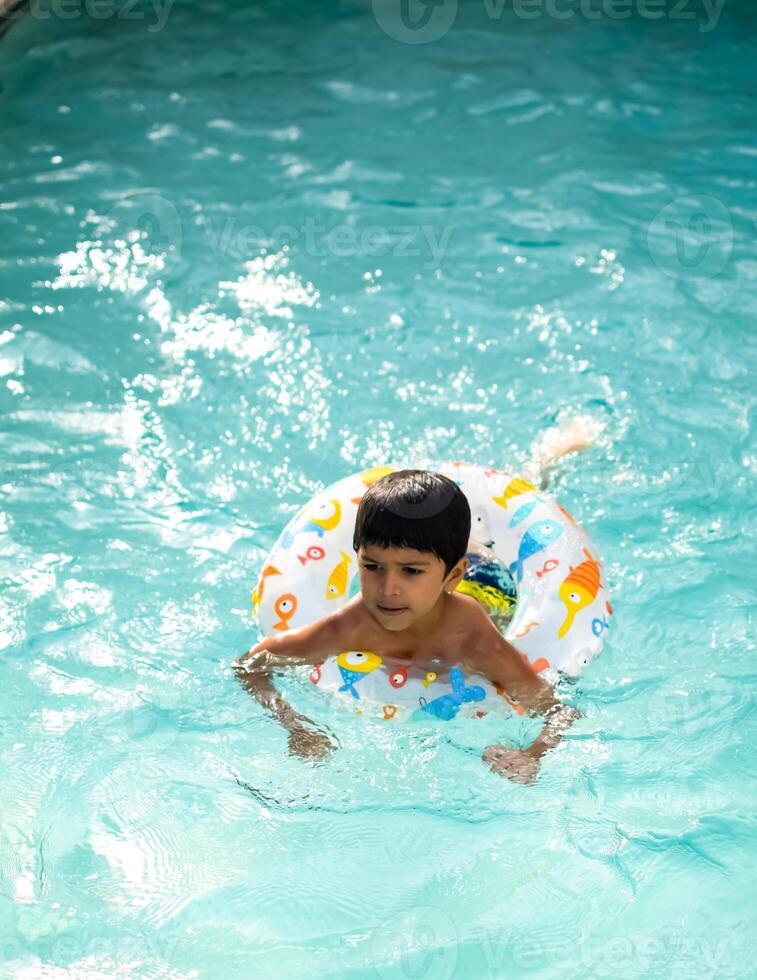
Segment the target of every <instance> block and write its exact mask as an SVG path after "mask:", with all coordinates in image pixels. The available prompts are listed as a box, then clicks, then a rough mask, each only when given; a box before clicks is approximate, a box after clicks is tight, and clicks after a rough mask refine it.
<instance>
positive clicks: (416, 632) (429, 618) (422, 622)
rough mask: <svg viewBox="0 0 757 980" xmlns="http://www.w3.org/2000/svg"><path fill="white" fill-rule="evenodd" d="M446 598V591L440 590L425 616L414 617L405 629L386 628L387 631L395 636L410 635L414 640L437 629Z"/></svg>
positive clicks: (442, 614)
mask: <svg viewBox="0 0 757 980" xmlns="http://www.w3.org/2000/svg"><path fill="white" fill-rule="evenodd" d="M446 598H447V593H446V592H442V594H441V595H440V596H439V598H438V599H437V600H436V602H435V603H434V605H433V607H432V608H431V609H429V611H428V612H427V613H426V615H425V616H421V617H420V618H419V619H416V620H415V622H413V623H411V624H410V626H406V627H405V629H401V630H387V633H392V634H393V635H395V636H411V637H412V638H413V639H414V640H417V639H422V638H423V637H425V636H428V634H429V633H430V632H432V631H433V630H435V629H437V627H438V626H439V624H440V623H441V621H442V619H443V618H444V607H445V599H446Z"/></svg>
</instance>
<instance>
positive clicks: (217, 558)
mask: <svg viewBox="0 0 757 980" xmlns="http://www.w3.org/2000/svg"><path fill="white" fill-rule="evenodd" d="M558 7H559V9H558ZM558 7H555V6H554V5H553V6H550V5H549V4H546V3H545V4H542V5H533V4H532V5H531V6H529V7H526V6H524V5H521V6H517V5H516V6H513V5H512V4H508V5H507V6H506V7H503V6H502V5H499V6H498V5H496V4H493V3H491V4H484V3H483V2H482V3H473V2H468V3H465V4H463V3H460V4H457V5H455V6H454V7H451V6H450V4H449V2H448V3H447V4H444V5H438V6H437V7H435V8H434V9H432V8H426V9H425V14H426V15H428V16H427V17H426V18H425V19H423V17H421V15H422V14H423V13H424V11H422V10H420V8H412V9H411V8H407V9H406V10H405V15H404V17H403V15H402V11H401V10H400V11H399V13H398V11H397V9H396V8H395V7H392V6H390V5H380V4H379V0H376V5H375V7H371V5H370V4H368V3H366V2H358V0H344V2H342V3H340V4H338V5H328V4H325V3H322V4H316V3H305V4H302V5H301V6H299V7H298V8H297V9H296V10H295V9H293V8H292V5H291V4H286V3H283V2H269V3H266V4H262V5H257V6H255V7H254V8H252V7H247V6H245V7H244V9H242V6H241V5H240V6H239V7H237V6H235V5H233V4H222V3H218V2H213V0H197V2H184V3H176V4H174V5H172V6H170V7H169V6H164V7H160V8H159V7H158V5H156V6H154V7H153V6H148V5H147V4H142V5H141V6H136V7H132V6H129V7H128V8H127V7H126V6H124V5H123V4H121V5H120V6H119V5H118V4H116V5H114V6H112V7H110V8H108V7H103V6H100V7H99V8H98V9H99V11H100V13H101V14H102V13H104V12H107V10H111V16H99V17H97V16H94V14H93V10H94V11H95V13H96V12H97V11H96V10H95V8H94V7H92V6H91V5H90V6H86V5H85V4H81V5H79V6H73V7H70V8H67V10H68V13H69V14H70V13H71V12H72V11H73V12H76V11H78V15H77V16H67V17H64V16H63V14H62V13H61V8H60V7H58V8H56V7H55V6H52V7H51V6H49V5H48V6H46V7H40V6H37V7H34V8H32V10H31V12H30V13H29V15H28V16H26V17H25V18H24V19H22V20H19V21H18V22H17V23H15V24H14V25H13V26H12V27H11V29H10V30H8V31H7V33H6V34H5V35H4V36H3V39H2V42H1V43H2V60H1V61H0V84H1V85H2V89H1V91H0V100H1V101H0V124H1V125H2V132H3V141H2V149H1V150H0V167H2V183H1V184H0V187H1V188H2V190H0V227H1V228H2V237H1V238H0V413H1V417H2V433H1V434H0V452H1V454H2V468H1V476H0V562H1V567H2V585H3V588H2V592H0V647H1V649H0V671H1V680H0V692H1V693H0V707H1V717H2V726H1V728H0V754H1V758H2V774H3V779H2V790H1V791H0V792H1V793H2V797H0V799H1V800H2V806H1V807H0V813H1V814H2V837H1V838H0V840H1V841H2V844H1V845H0V876H1V877H0V885H1V887H0V954H1V957H2V961H3V965H2V967H1V968H0V972H2V975H3V976H12V977H23V978H31V977H35V978H36V977H40V976H45V977H53V978H56V980H57V978H58V977H75V978H77V980H78V978H82V977H108V978H111V977H139V978H143V977H163V978H168V977H170V978H190V977H202V978H205V977H212V978H215V977H218V978H224V980H231V978H235V977H239V978H248V977H252V976H254V977H258V976H260V977H275V978H295V977H296V978H306V977H307V978H325V977H328V978H333V980H337V978H338V980H343V978H353V977H354V978H357V977H360V978H363V977H371V976H378V977H382V978H395V977H397V978H400V977H415V978H418V977H423V978H426V977H428V978H433V980H438V978H448V977H465V978H468V977H475V978H484V977H504V976H507V977H511V976H521V975H523V976H534V977H536V976H538V977H548V978H552V977H561V978H562V977H565V976H579V975H580V976H583V977H601V976H610V975H612V976H615V977H623V978H631V977H650V976H655V977H656V976H661V977H678V976H680V977H687V978H690V977H718V978H725V977H741V976H748V975H751V970H752V968H751V967H749V963H750V962H751V961H752V959H753V957H752V956H751V955H750V954H749V949H750V948H751V947H752V943H751V941H750V940H751V936H750V922H751V919H752V918H753V902H754V891H753V884H752V877H753V876H752V874H751V872H750V867H751V866H753V862H754V856H755V855H754V852H755V837H756V831H755V823H754V816H753V812H754V784H753V780H752V778H751V777H752V774H753V768H754V767H753V760H752V746H753V744H754V739H755V721H754V679H755V678H754V675H755V671H754V659H753V658H754V648H755V628H754V618H753V605H752V604H753V573H754V560H753V545H751V546H750V540H751V541H753V538H752V537H751V536H752V535H753V534H754V525H755V511H754V507H753V500H754V490H753V487H754V483H753V478H754V474H755V468H756V467H757V451H756V450H755V441H754V434H755V399H754V381H753V378H754V370H755V335H754V322H755V314H756V313H757V303H756V302H755V279H757V259H756V258H755V250H754V239H755V219H756V218H757V212H756V211H755V205H754V188H755V156H756V155H757V144H756V143H755V135H754V117H755V105H754V96H753V95H747V92H749V91H750V89H749V87H748V86H749V84H750V83H753V82H754V62H753V56H752V52H751V50H750V46H749V36H750V33H751V32H753V31H754V26H755V19H754V14H753V13H750V12H749V10H748V5H747V4H742V5H740V6H739V5H730V4H729V5H728V8H727V9H725V10H722V12H721V13H720V14H719V16H717V17H716V23H714V24H711V23H710V20H709V19H708V17H707V15H706V13H705V11H704V8H702V7H700V8H696V10H695V8H693V7H691V10H692V11H695V13H696V17H695V18H694V19H687V18H683V17H679V16H675V17H674V16H673V15H672V12H670V10H669V8H670V5H668V13H666V15H665V16H663V17H662V18H660V19H652V18H651V17H648V16H646V14H645V11H646V7H645V6H644V5H643V4H641V3H637V4H636V5H635V6H634V7H633V11H632V13H633V15H632V16H631V17H630V18H628V19H620V18H619V17H616V16H615V13H614V12H615V10H616V7H617V5H611V4H604V5H601V4H600V3H599V0H597V3H596V4H595V5H594V6H593V7H590V6H589V5H587V4H586V3H584V4H583V5H581V4H578V3H574V4H572V5H569V4H567V3H566V4H565V5H563V6H560V5H558ZM568 8H569V9H571V10H572V11H573V14H574V16H572V17H570V18H561V17H560V16H559V12H560V10H565V9H568ZM597 10H598V11H599V16H594V13H596V11H597ZM555 11H557V13H555ZM534 12H536V14H537V16H532V15H533V14H534ZM46 14H47V15H48V16H46ZM139 14H141V15H142V16H141V17H140V16H137V15H139ZM453 14H454V22H452V21H451V20H450V21H449V22H446V21H444V20H440V19H439V18H440V17H442V18H443V17H451V16H452V15H453ZM164 15H165V16H164ZM416 15H418V16H417V17H416V19H415V20H413V17H415V16H416ZM421 31H425V32H426V34H425V35H424V37H423V40H424V42H425V43H414V42H415V41H417V40H419V39H420V36H419V34H418V33H414V32H421ZM751 91H752V92H753V86H752V90H751ZM572 412H582V413H588V414H591V415H593V416H594V417H595V418H597V419H598V420H599V421H601V422H603V423H604V425H605V431H604V435H603V437H602V441H601V442H600V444H599V445H598V446H597V447H596V448H595V449H594V450H593V451H592V452H591V453H589V454H588V455H586V456H584V457H580V458H577V459H575V460H573V461H568V462H567V463H566V464H565V466H564V467H563V468H562V470H561V473H560V476H559V479H558V481H557V483H556V485H555V491H556V493H557V496H558V499H559V500H560V502H561V503H563V504H564V505H565V506H567V507H568V508H569V510H571V511H572V512H573V513H574V514H575V516H576V517H577V518H578V519H579V520H580V521H581V522H582V524H583V525H584V526H585V527H586V529H587V531H588V532H589V534H590V535H591V537H592V539H593V540H594V541H595V542H596V544H597V546H598V548H599V549H600V551H601V555H602V558H603V561H604V564H605V568H606V570H607V574H608V577H609V583H608V584H609V587H610V590H611V593H612V596H613V602H614V605H615V612H616V615H615V617H614V619H613V621H612V626H611V629H610V633H609V634H608V637H607V643H606V646H605V649H604V651H603V652H602V654H601V656H600V657H599V658H598V659H597V660H596V661H595V662H594V663H593V664H592V665H591V668H590V669H589V670H588V671H587V672H586V674H585V675H584V676H583V677H582V678H581V680H580V682H579V684H578V685H577V687H576V692H575V694H576V698H577V703H578V704H579V705H580V706H581V708H582V710H583V712H584V716H585V717H584V718H583V719H581V720H580V721H579V722H578V723H577V724H576V725H575V726H574V727H573V728H572V729H571V731H570V733H569V735H568V737H567V738H566V739H565V741H564V743H563V744H562V745H561V746H560V747H559V748H558V750H557V751H555V752H553V753H551V754H550V755H548V756H547V758H546V759H545V760H544V763H543V766H542V771H541V775H540V778H539V781H538V783H537V784H536V785H534V786H519V785H515V784H513V783H510V782H508V781H506V780H502V779H500V778H498V777H496V776H494V775H492V774H491V773H489V772H488V771H487V769H486V768H485V767H484V766H483V765H482V763H481V761H480V753H481V750H482V749H483V747H484V745H486V744H488V743H489V742H491V741H492V740H494V739H495V738H496V737H498V736H501V730H500V729H499V727H498V726H499V724H500V723H499V722H497V721H496V720H495V719H492V720H491V721H490V719H483V720H482V721H481V722H480V724H476V725H471V724H466V723H463V722H460V723H459V724H458V723H457V722H453V723H451V725H450V727H445V728H443V729H441V730H432V731H428V730H420V729H418V730H416V729H409V728H408V729H404V730H398V729H397V730H389V729H387V728H386V727H381V725H380V724H379V723H372V722H370V721H368V720H365V721H364V720H361V719H358V718H355V717H353V716H350V715H342V714H341V713H339V712H338V711H337V710H336V709H335V708H334V706H333V705H331V704H329V703H327V702H326V701H325V700H323V699H320V700H319V698H318V697H317V696H316V695H317V694H318V692H317V691H315V690H309V689H308V686H307V685H306V684H305V685H300V684H299V682H298V681H297V680H296V679H290V680H288V681H287V682H286V687H287V690H288V692H289V693H290V694H291V697H292V699H293V700H295V701H296V702H297V704H298V705H300V706H301V707H302V708H303V710H305V709H307V711H308V712H310V713H311V715H312V716H314V717H318V718H319V719H321V720H323V721H326V722H328V724H330V725H331V726H332V727H334V729H335V730H337V731H338V734H339V738H340V740H341V743H342V748H341V750H340V751H339V752H338V753H337V754H335V755H334V756H333V758H332V759H331V760H330V761H328V762H327V763H326V764H324V765H322V766H320V767H317V768H315V769H313V768H311V767H309V766H308V765H306V764H304V763H303V762H301V761H299V760H298V759H295V758H290V757H289V756H288V755H287V752H286V740H285V736H284V733H283V732H282V731H281V730H279V729H278V728H277V727H276V725H275V724H274V723H273V722H272V721H271V720H270V719H268V718H267V717H266V716H264V714H263V713H262V711H261V709H260V708H259V707H258V705H257V704H255V703H254V702H253V701H252V700H251V699H250V698H249V696H248V695H247V694H246V692H244V691H243V690H242V689H241V688H240V686H239V684H238V683H237V681H236V680H235V678H234V676H233V674H232V671H231V668H230V664H231V661H232V660H233V659H234V658H235V657H236V656H238V655H239V653H240V652H242V651H243V650H245V649H246V648H248V647H249V646H250V645H252V642H253V641H254V639H255V634H254V630H253V629H252V623H251V618H250V601H249V593H250V589H251V588H252V586H253V585H254V582H255V579H256V577H257V574H258V572H259V570H260V567H261V563H262V561H263V558H264V556H265V555H266V553H267V551H268V550H269V548H270V546H271V544H272V543H273V541H274V540H275V538H276V536H277V534H278V532H279V530H280V529H281V527H282V526H283V525H284V523H285V522H286V521H287V520H288V518H289V517H290V516H291V515H292V514H293V513H294V512H295V510H296V509H297V508H298V506H300V505H301V504H302V503H304V502H305V501H306V500H308V499H309V498H310V497H311V496H312V495H313V494H314V493H315V492H316V491H317V490H318V489H320V488H321V487H323V486H325V485H327V484H329V483H331V482H333V481H334V480H335V479H337V478H339V477H341V476H343V475H346V474H348V473H350V472H353V471H355V470H358V469H360V468H362V467H367V466H374V465H380V464H382V463H386V462H387V461H390V462H395V463H399V462H420V463H422V462H423V461H424V460H426V459H432V458H439V459H445V458H446V459H469V460H472V461H474V462H476V463H479V464H482V465H490V466H491V465H504V464H511V465H516V464H517V462H518V461H519V460H521V459H522V458H523V455H524V454H525V452H526V450H527V449H528V446H529V444H530V443H531V441H532V439H533V438H534V437H535V436H537V435H538V433H539V432H540V431H542V430H543V429H544V428H545V427H546V426H548V425H550V424H552V423H553V422H554V421H555V420H556V419H558V418H560V417H562V416H563V415H565V414H569V413H572ZM311 687H312V686H311ZM513 734H514V736H515V737H526V735H527V732H525V731H524V730H520V729H519V730H517V731H515V732H514V733H513Z"/></svg>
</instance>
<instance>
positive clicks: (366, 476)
mask: <svg viewBox="0 0 757 980" xmlns="http://www.w3.org/2000/svg"><path fill="white" fill-rule="evenodd" d="M389 473H394V467H393V466H373V467H371V469H369V470H363V472H362V473H361V474H360V479H361V480H362V481H363V483H364V484H365V485H366V486H367V487H369V486H371V484H373V483H375V482H376V481H377V480H380V479H381V477H382V476H388V474H389Z"/></svg>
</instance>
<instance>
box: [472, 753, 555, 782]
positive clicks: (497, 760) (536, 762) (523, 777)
mask: <svg viewBox="0 0 757 980" xmlns="http://www.w3.org/2000/svg"><path fill="white" fill-rule="evenodd" d="M481 758H482V759H483V761H484V763H486V764H487V765H488V766H489V768H490V769H491V771H492V772H496V773H498V774H499V775H500V776H507V778H508V779H510V780H512V782H514V783H535V782H536V777H537V776H538V775H539V767H540V766H541V760H540V758H539V757H538V756H537V755H535V754H533V753H531V752H529V750H528V749H513V748H508V746H507V745H488V746H487V747H486V748H485V749H484V754H483V756H482V757H481Z"/></svg>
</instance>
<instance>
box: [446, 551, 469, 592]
mask: <svg viewBox="0 0 757 980" xmlns="http://www.w3.org/2000/svg"><path fill="white" fill-rule="evenodd" d="M467 570H468V559H467V558H461V559H460V561H459V562H458V563H457V564H456V565H455V567H454V568H452V569H450V573H449V575H448V576H447V578H446V579H445V580H444V586H445V588H446V589H448V591H450V592H452V591H454V589H456V588H457V586H458V584H459V583H460V582H461V581H462V580H463V578H464V576H465V573H466V571H467Z"/></svg>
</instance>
